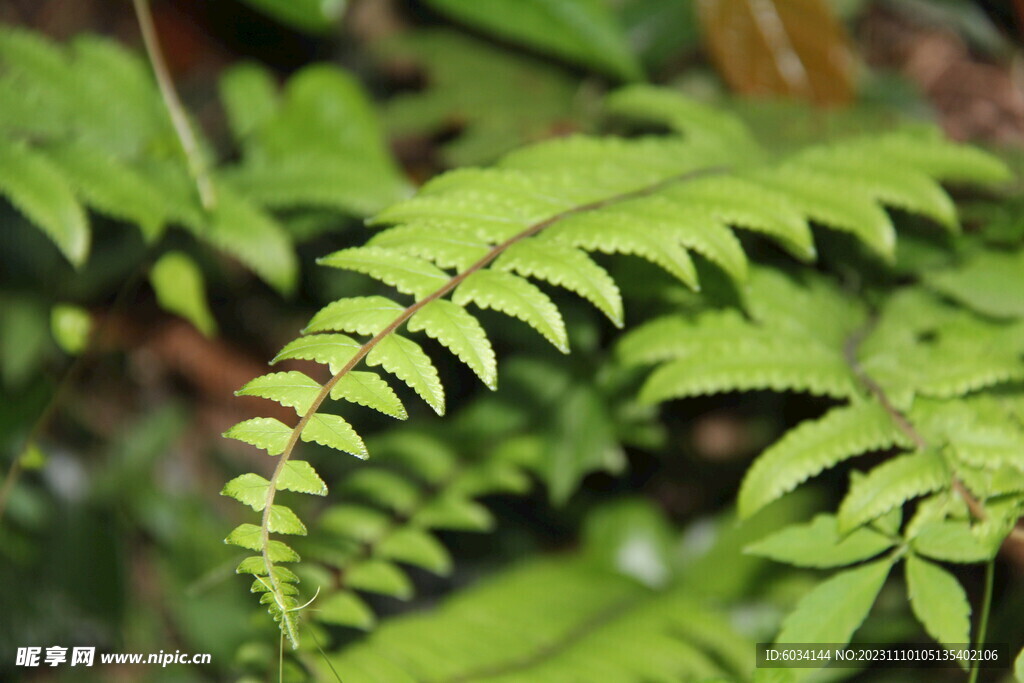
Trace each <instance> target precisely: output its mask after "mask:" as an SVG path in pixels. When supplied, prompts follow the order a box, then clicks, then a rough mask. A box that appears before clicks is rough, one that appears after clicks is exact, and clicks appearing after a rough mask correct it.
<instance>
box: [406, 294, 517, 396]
mask: <svg viewBox="0 0 1024 683" xmlns="http://www.w3.org/2000/svg"><path fill="white" fill-rule="evenodd" d="M408 329H409V331H410V332H419V331H421V330H422V331H424V332H426V333H427V335H428V336H430V337H433V338H434V339H436V340H437V341H439V342H440V343H441V344H442V345H444V346H445V347H446V348H447V349H448V350H449V351H451V352H452V353H453V354H455V356H456V357H457V358H458V359H459V360H461V361H462V362H463V363H465V364H466V365H468V366H469V367H470V369H471V370H472V371H473V372H475V373H476V375H477V377H479V378H480V381H481V382H483V383H484V385H485V386H486V387H487V388H488V389H492V390H493V389H497V388H498V367H497V360H496V359H495V357H494V349H493V348H491V342H490V340H489V339H487V333H486V332H484V328H483V327H481V326H480V321H478V320H477V319H476V318H474V317H473V316H472V315H470V314H469V312H468V311H466V309H465V308H463V307H462V306H458V305H456V304H454V303H452V302H451V301H446V300H444V299H437V300H435V301H431V302H430V303H428V304H427V305H426V306H424V307H423V308H421V309H420V310H419V311H417V312H416V314H415V315H414V316H413V317H412V318H410V320H409V324H408Z"/></svg>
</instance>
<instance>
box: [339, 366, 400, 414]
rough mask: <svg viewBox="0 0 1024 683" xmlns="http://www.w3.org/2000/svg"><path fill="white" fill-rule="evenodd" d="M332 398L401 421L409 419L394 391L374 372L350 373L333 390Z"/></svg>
mask: <svg viewBox="0 0 1024 683" xmlns="http://www.w3.org/2000/svg"><path fill="white" fill-rule="evenodd" d="M331 398H333V399H335V400H336V401H340V400H344V401H351V402H352V403H358V404H359V405H361V406H366V407H367V408H372V409H374V410H376V411H378V412H381V413H384V414H385V415H390V416H391V417H394V418H397V419H399V420H405V419H406V418H408V417H409V414H408V413H407V412H406V410H405V406H404V405H402V401H401V400H400V399H399V398H398V395H397V394H395V391H394V389H392V388H391V387H390V386H389V385H388V383H387V382H385V381H384V380H383V379H381V378H380V376H378V375H377V374H375V373H372V372H359V371H351V372H349V373H348V374H346V375H345V376H344V377H342V378H341V379H340V380H338V383H337V384H335V385H334V388H333V389H331Z"/></svg>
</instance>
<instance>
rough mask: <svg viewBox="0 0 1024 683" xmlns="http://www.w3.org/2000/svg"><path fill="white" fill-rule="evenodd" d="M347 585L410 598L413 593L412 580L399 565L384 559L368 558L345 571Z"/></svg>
mask: <svg viewBox="0 0 1024 683" xmlns="http://www.w3.org/2000/svg"><path fill="white" fill-rule="evenodd" d="M345 585H346V586H348V587H349V588H354V589H356V590H362V591H368V592H370V593H379V594H380V595H389V596H391V597H393V598H398V599H399V600H408V599H409V598H411V597H412V595H413V586H412V582H411V581H409V577H407V576H406V575H405V573H404V572H403V571H402V570H400V569H399V568H398V567H396V566H395V565H393V564H392V563H390V562H385V561H384V560H367V561H366V562H360V563H359V564H356V565H353V566H352V567H349V568H348V569H347V570H346V571H345Z"/></svg>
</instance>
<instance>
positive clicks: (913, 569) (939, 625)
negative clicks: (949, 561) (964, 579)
mask: <svg viewBox="0 0 1024 683" xmlns="http://www.w3.org/2000/svg"><path fill="white" fill-rule="evenodd" d="M906 573H907V597H908V598H909V599H910V606H911V607H912V608H913V610H914V614H915V615H916V616H917V619H918V621H920V622H921V624H922V625H923V626H924V630H925V631H927V632H928V635H930V636H931V637H932V638H934V639H935V640H937V641H938V642H939V643H942V644H943V645H954V644H959V645H964V644H965V643H970V642H971V605H970V603H969V602H968V601H967V594H966V593H964V589H963V587H962V586H961V585H960V582H959V581H957V580H956V578H954V577H953V575H952V574H950V573H949V572H947V571H946V570H945V569H942V568H941V567H939V566H938V565H936V564H932V563H931V562H928V561H926V560H922V559H921V558H919V557H917V556H916V555H909V556H908V557H907V564H906Z"/></svg>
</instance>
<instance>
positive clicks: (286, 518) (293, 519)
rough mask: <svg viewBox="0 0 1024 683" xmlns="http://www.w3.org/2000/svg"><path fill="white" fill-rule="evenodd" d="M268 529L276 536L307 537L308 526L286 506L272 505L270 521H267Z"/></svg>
mask: <svg viewBox="0 0 1024 683" xmlns="http://www.w3.org/2000/svg"><path fill="white" fill-rule="evenodd" d="M267 529H269V530H270V531H271V533H275V534H295V535H298V536H305V535H306V533H307V532H306V525H305V524H303V523H302V520H300V519H299V518H298V516H297V515H296V514H295V513H294V512H292V509H291V508H289V507H285V506H284V505H272V506H271V507H270V519H269V520H268V521H267Z"/></svg>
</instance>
